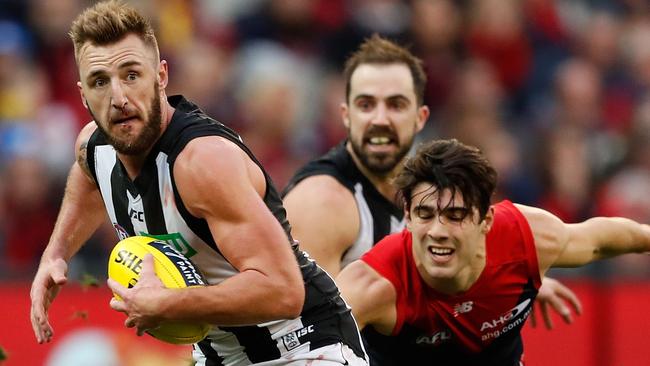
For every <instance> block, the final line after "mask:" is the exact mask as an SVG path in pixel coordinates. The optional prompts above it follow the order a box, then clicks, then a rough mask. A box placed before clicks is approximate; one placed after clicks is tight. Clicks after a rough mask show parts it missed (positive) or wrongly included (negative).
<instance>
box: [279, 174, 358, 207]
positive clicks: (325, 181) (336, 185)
mask: <svg viewBox="0 0 650 366" xmlns="http://www.w3.org/2000/svg"><path fill="white" fill-rule="evenodd" d="M302 195H309V196H312V198H313V199H318V200H321V201H322V200H327V201H330V202H331V204H332V207H337V206H335V205H336V204H340V203H346V202H353V200H354V196H353V195H352V193H351V192H350V191H349V190H348V189H347V188H346V187H345V186H344V185H343V184H341V182H339V181H338V180H337V179H336V178H334V177H333V176H331V175H328V174H317V175H312V176H309V177H307V178H305V179H303V180H301V181H300V182H298V183H297V184H296V185H295V186H294V187H293V188H292V189H291V190H290V191H289V192H288V193H287V194H286V196H285V199H291V196H302Z"/></svg>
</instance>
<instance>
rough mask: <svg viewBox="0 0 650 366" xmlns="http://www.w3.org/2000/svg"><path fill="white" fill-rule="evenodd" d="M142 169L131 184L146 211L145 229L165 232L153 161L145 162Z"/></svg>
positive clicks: (155, 167) (158, 186) (156, 173)
mask: <svg viewBox="0 0 650 366" xmlns="http://www.w3.org/2000/svg"><path fill="white" fill-rule="evenodd" d="M154 158H155V157H154ZM142 169H143V172H141V173H140V175H138V177H137V178H136V179H135V181H134V182H133V185H134V186H135V188H136V189H137V191H138V192H137V193H139V194H140V196H141V197H142V205H143V207H144V212H146V222H147V231H148V232H149V233H155V234H167V227H165V217H164V215H163V209H162V202H160V185H159V184H158V169H157V166H156V163H155V161H153V162H152V163H151V164H145V165H144V166H143V167H142ZM145 178H148V179H145Z"/></svg>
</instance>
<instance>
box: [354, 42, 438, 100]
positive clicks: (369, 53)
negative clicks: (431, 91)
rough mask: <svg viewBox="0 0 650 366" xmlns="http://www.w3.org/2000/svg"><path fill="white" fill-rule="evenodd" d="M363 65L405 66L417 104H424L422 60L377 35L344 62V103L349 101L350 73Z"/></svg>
mask: <svg viewBox="0 0 650 366" xmlns="http://www.w3.org/2000/svg"><path fill="white" fill-rule="evenodd" d="M363 64H380V65H387V64H405V65H406V66H407V67H408V68H409V70H410V71H411V76H412V77H413V89H414V91H415V97H416V99H417V103H418V105H420V106H421V105H423V104H424V86H425V84H426V83H427V76H426V74H425V73H424V69H423V68H422V60H420V59H419V58H417V57H415V56H414V55H413V54H412V53H411V52H410V51H409V50H407V49H406V48H404V47H401V46H399V45H397V44H396V43H394V42H392V41H390V40H388V39H385V38H382V37H380V36H379V35H377V34H373V35H372V37H370V38H368V39H366V40H365V41H364V42H363V43H362V44H361V46H360V47H359V49H358V50H357V51H356V52H354V53H353V54H352V55H351V56H350V57H349V58H348V59H347V61H346V62H345V69H344V70H343V77H344V78H345V100H346V101H348V100H349V99H350V88H351V86H350V80H351V79H352V73H354V70H356V69H357V67H359V66H360V65H363Z"/></svg>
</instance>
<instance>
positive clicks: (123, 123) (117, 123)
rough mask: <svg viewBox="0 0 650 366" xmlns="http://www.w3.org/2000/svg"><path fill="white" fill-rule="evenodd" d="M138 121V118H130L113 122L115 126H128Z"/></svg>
mask: <svg viewBox="0 0 650 366" xmlns="http://www.w3.org/2000/svg"><path fill="white" fill-rule="evenodd" d="M137 119H138V117H137V116H128V117H123V118H117V119H114V120H113V124H114V125H126V124H128V123H130V122H134V121H136V120H137Z"/></svg>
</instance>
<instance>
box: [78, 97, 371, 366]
mask: <svg viewBox="0 0 650 366" xmlns="http://www.w3.org/2000/svg"><path fill="white" fill-rule="evenodd" d="M169 103H170V104H171V105H172V106H173V107H174V108H175V109H176V110H175V112H174V115H173V117H172V119H171V121H170V123H169V126H168V127H167V129H166V130H165V132H164V133H163V135H162V136H161V137H160V139H159V140H158V142H157V143H156V144H155V145H154V146H153V148H152V150H151V152H150V153H149V155H148V157H147V160H146V162H145V164H144V166H143V168H142V170H141V172H140V174H139V175H138V177H137V178H135V179H134V180H131V179H130V178H129V177H128V175H127V174H126V171H125V169H124V167H123V165H122V163H121V162H120V161H119V160H118V159H117V155H116V152H115V150H114V149H113V147H112V146H111V145H109V144H108V143H107V141H106V138H105V136H104V134H103V133H102V132H101V131H100V130H99V129H98V130H97V131H95V132H94V133H93V135H92V136H91V137H90V139H89V141H88V166H89V167H90V170H91V172H92V174H93V176H94V178H95V182H97V186H98V187H99V190H100V191H101V195H102V198H103V200H104V204H105V206H106V210H107V213H108V217H109V218H110V220H111V223H112V225H113V227H114V228H115V230H116V232H117V235H118V238H119V239H120V240H121V239H124V238H125V237H128V236H133V235H145V236H150V237H155V238H157V239H159V240H163V241H166V242H167V243H168V244H170V245H171V246H173V247H174V248H176V249H177V250H178V251H180V252H181V253H183V254H184V255H185V256H187V257H188V258H189V259H190V260H191V261H192V262H193V263H194V264H195V265H196V266H197V267H198V268H199V270H200V271H201V273H202V274H203V275H204V276H205V278H206V280H207V281H208V282H209V283H210V284H211V285H216V284H218V283H220V282H221V281H223V280H225V279H227V278H229V277H231V276H233V275H235V274H236V273H238V271H237V270H236V269H235V268H234V267H233V266H232V265H231V264H230V263H229V262H228V261H227V260H226V259H225V258H224V257H223V256H222V255H221V253H220V252H219V249H218V246H217V243H215V241H214V239H213V238H212V235H211V234H210V230H209V228H208V225H207V223H206V221H205V220H203V219H200V218H197V217H194V216H192V215H191V214H190V213H189V212H188V210H187V209H186V208H185V206H184V205H183V201H182V200H181V197H180V195H179V194H178V192H177V190H176V186H175V183H174V174H173V169H174V162H175V161H176V157H177V156H178V154H179V153H180V152H181V151H182V150H183V148H184V147H185V146H186V145H187V143H188V142H189V141H191V140H192V139H195V138H198V137H203V136H220V137H223V138H225V139H228V140H230V141H232V142H233V143H235V144H237V146H239V147H240V148H241V149H242V150H243V151H245V152H246V153H247V154H248V156H249V157H250V158H251V159H252V160H253V161H254V162H255V163H256V164H257V165H258V166H260V169H261V170H262V171H263V172H264V176H265V180H266V193H265V195H264V197H263V199H264V202H265V203H266V206H267V207H268V208H269V210H270V211H271V212H272V213H273V215H274V216H275V217H276V219H277V220H278V222H280V224H281V225H282V227H283V228H284V231H285V232H286V234H287V245H291V246H292V248H293V252H294V254H295V257H296V260H297V262H298V265H299V266H300V270H301V272H302V276H303V281H304V283H305V290H306V291H305V303H304V305H303V309H302V313H301V315H300V317H298V318H296V319H289V320H278V321H274V322H269V323H264V324H257V325H250V326H239V327H233V326H228V327H220V326H214V327H213V329H212V330H211V332H210V333H209V335H208V337H207V338H206V339H204V340H203V341H201V342H199V343H197V344H195V345H194V356H195V359H197V360H198V361H199V363H197V365H204V364H205V365H251V364H256V363H261V362H266V361H272V360H277V359H279V358H281V357H283V356H286V355H287V354H296V353H302V352H309V351H310V350H314V349H316V348H320V347H323V346H327V345H332V344H336V343H343V344H345V345H347V346H348V347H350V348H351V349H352V350H353V351H354V353H355V354H356V355H358V356H359V357H364V353H363V348H362V346H361V344H360V339H359V333H358V331H357V329H356V324H355V322H354V320H353V318H352V315H351V313H350V309H349V308H348V307H347V305H346V304H345V303H344V302H343V300H342V299H341V297H340V296H339V293H338V289H337V287H336V285H335V284H334V282H333V281H332V279H331V278H330V277H329V276H328V275H327V274H326V273H325V272H324V271H323V270H321V269H320V268H319V267H318V266H317V265H316V264H315V263H314V262H313V261H311V260H309V259H308V258H307V256H306V255H305V254H304V253H303V252H301V251H300V250H299V249H298V246H297V245H296V244H294V241H293V240H292V238H291V233H290V226H289V223H288V222H287V219H286V214H285V211H284V208H283V207H282V201H281V200H280V198H279V195H278V193H277V191H276V190H275V188H274V186H273V183H272V182H271V179H270V177H269V176H268V174H267V173H266V172H265V171H264V169H263V168H262V166H261V165H260V163H259V162H258V161H257V159H256V158H255V157H254V156H253V154H252V153H251V151H250V150H249V149H248V148H247V147H246V146H245V145H244V144H243V142H242V141H241V138H240V137H239V136H238V135H237V134H236V133H235V132H233V131H232V130H230V129H229V128H227V127H226V126H224V125H223V124H221V123H219V122H217V121H215V120H213V119H211V118H210V117H208V116H206V115H205V114H204V113H203V112H202V111H201V110H199V108H198V107H197V106H196V105H194V104H192V103H190V102H189V101H187V100H186V99H185V98H183V97H182V96H172V97H170V98H169Z"/></svg>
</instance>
